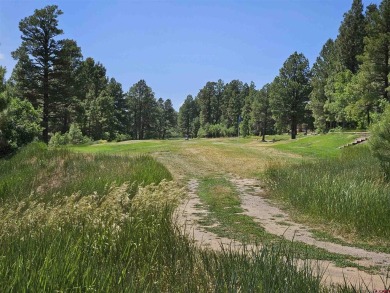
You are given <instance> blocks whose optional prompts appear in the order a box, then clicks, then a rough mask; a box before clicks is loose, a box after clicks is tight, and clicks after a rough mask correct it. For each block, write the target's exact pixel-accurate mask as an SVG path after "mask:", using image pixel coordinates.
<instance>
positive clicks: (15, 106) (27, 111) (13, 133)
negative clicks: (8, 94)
mask: <svg viewBox="0 0 390 293" xmlns="http://www.w3.org/2000/svg"><path fill="white" fill-rule="evenodd" d="M40 117H41V114H40V111H37V110H35V109H34V107H33V105H32V104H31V103H30V102H28V101H23V100H20V99H17V98H10V99H9V103H8V106H7V107H6V108H5V110H3V111H2V112H0V156H1V155H5V154H7V153H9V152H11V151H13V150H15V149H17V148H19V147H21V146H23V145H26V144H28V143H30V142H32V141H33V140H34V139H35V138H36V137H38V135H39V134H40V132H41V130H42V129H41V126H40V121H41V118H40Z"/></svg>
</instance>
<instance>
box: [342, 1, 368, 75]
mask: <svg viewBox="0 0 390 293" xmlns="http://www.w3.org/2000/svg"><path fill="white" fill-rule="evenodd" d="M364 36H365V21H364V15H363V4H362V0H353V2H352V7H351V9H350V10H349V11H348V12H347V13H345V14H344V20H343V22H342V23H341V26H340V28H339V35H338V37H337V40H336V45H337V48H338V51H339V55H340V61H341V63H342V65H343V66H344V68H346V69H348V70H350V71H351V72H352V73H356V72H357V71H358V69H359V61H358V59H357V56H359V55H361V54H362V53H363V48H364V43H363V39H364Z"/></svg>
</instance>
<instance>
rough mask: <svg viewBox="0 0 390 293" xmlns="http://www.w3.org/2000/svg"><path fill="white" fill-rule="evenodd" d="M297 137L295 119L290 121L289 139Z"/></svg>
mask: <svg viewBox="0 0 390 293" xmlns="http://www.w3.org/2000/svg"><path fill="white" fill-rule="evenodd" d="M296 137H297V121H296V119H295V117H292V119H291V139H296Z"/></svg>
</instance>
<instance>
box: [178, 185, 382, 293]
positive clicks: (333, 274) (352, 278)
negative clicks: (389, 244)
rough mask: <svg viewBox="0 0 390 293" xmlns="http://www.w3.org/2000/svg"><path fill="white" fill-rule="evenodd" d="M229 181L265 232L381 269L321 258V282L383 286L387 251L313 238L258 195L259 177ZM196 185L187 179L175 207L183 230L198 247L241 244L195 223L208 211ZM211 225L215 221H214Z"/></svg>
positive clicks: (306, 229) (246, 212)
mask: <svg viewBox="0 0 390 293" xmlns="http://www.w3.org/2000/svg"><path fill="white" fill-rule="evenodd" d="M230 181H231V182H232V183H233V184H234V186H235V187H236V189H237V191H238V193H239V195H240V198H241V202H242V205H241V206H242V208H243V209H244V214H246V215H248V216H250V217H252V218H253V219H254V220H255V221H256V222H258V223H259V225H261V226H262V227H264V228H265V230H266V231H267V232H269V233H272V234H274V235H278V236H283V237H284V238H286V239H288V240H294V241H300V242H303V243H306V244H309V245H314V246H316V247H319V248H323V249H325V250H327V251H329V252H333V253H338V254H343V255H350V256H353V257H358V258H360V259H359V260H357V261H355V262H356V263H357V264H359V265H363V266H378V267H380V268H381V269H382V273H381V274H380V275H370V274H368V273H366V272H364V271H359V270H358V269H356V268H350V267H347V268H339V267H336V266H335V265H334V264H333V263H331V262H328V261H323V262H321V263H320V267H321V269H323V270H326V273H325V274H324V278H323V282H324V283H326V284H331V283H336V284H344V281H345V280H347V281H348V282H349V283H351V284H359V283H362V282H363V283H364V284H366V285H367V286H368V287H369V288H370V289H377V290H380V289H383V288H384V284H383V280H384V279H385V273H386V272H385V270H386V268H389V267H390V255H389V254H385V253H376V252H371V251H367V250H364V249H361V248H356V247H349V246H343V245H340V244H336V243H331V242H326V241H319V240H316V239H315V238H314V237H313V235H312V233H311V232H310V230H309V228H308V227H306V226H304V225H302V224H298V223H295V222H293V221H292V220H291V219H290V217H289V216H288V214H287V213H285V212H284V211H283V210H281V209H279V208H278V207H276V206H275V205H273V204H272V203H270V202H269V201H268V200H266V199H265V198H264V197H263V196H262V194H263V193H264V191H263V190H262V188H261V187H260V182H259V181H257V180H254V179H239V178H233V179H231V180H230ZM197 189H198V181H197V180H196V179H191V180H190V181H189V183H188V190H189V197H188V199H187V200H186V201H185V202H183V204H182V205H181V206H180V207H179V208H178V210H177V219H178V223H179V225H180V226H181V227H182V228H183V231H185V233H186V234H187V235H189V236H190V237H192V238H193V239H194V241H195V242H197V243H198V244H200V245H201V246H202V247H208V248H210V249H215V250H219V249H221V247H223V246H230V247H235V248H237V249H240V247H242V246H241V244H240V243H238V242H233V240H231V239H229V238H221V237H218V236H217V235H216V234H214V233H211V232H208V231H206V230H205V228H207V227H202V226H201V225H199V223H198V221H199V220H200V219H201V218H202V216H203V215H205V214H206V213H207V212H208V211H207V210H206V209H204V208H203V207H202V204H201V201H200V199H199V197H198V196H197ZM215 225H218V223H216V224H215ZM388 282H390V280H388Z"/></svg>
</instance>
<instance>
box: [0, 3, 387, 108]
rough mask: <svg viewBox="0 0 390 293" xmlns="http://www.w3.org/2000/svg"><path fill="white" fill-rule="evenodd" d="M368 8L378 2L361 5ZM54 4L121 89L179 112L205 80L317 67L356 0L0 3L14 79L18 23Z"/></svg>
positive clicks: (69, 32) (0, 46)
mask: <svg viewBox="0 0 390 293" xmlns="http://www.w3.org/2000/svg"><path fill="white" fill-rule="evenodd" d="M363 3H364V5H365V6H367V5H368V4H370V3H376V4H379V3H380V1H379V0H372V1H367V0H363ZM49 4H56V5H58V6H59V8H60V9H61V10H62V11H63V12H64V14H63V15H61V16H60V17H59V28H61V29H63V30H64V35H62V36H61V38H70V39H74V40H76V41H77V43H78V45H79V46H80V47H81V50H82V53H83V56H84V58H87V57H92V58H94V59H95V61H99V62H101V63H102V64H103V65H104V66H105V67H106V69H107V74H108V76H109V77H114V78H115V79H116V80H117V81H119V82H120V83H122V86H123V90H124V91H125V92H126V91H128V90H129V88H130V87H131V86H132V85H133V84H134V83H136V82H137V81H139V80H140V79H145V80H146V83H147V84H148V85H149V86H150V87H151V88H152V89H153V91H154V92H155V96H156V98H159V97H162V98H164V99H168V98H170V99H171V100H172V101H173V104H174V106H175V108H176V109H178V108H179V107H180V105H181V104H182V102H183V101H184V99H185V98H186V96H187V95H188V94H192V95H193V96H195V95H196V94H197V93H198V92H199V90H200V89H201V88H202V87H203V86H204V85H205V84H206V82H207V81H217V80H218V79H222V80H223V81H224V82H229V81H231V80H233V79H240V80H242V81H243V82H248V83H249V82H251V81H254V82H255V84H256V86H257V88H261V87H262V86H263V85H264V84H266V83H268V82H271V81H272V80H273V79H274V77H275V76H276V75H277V74H278V71H279V69H280V67H281V66H282V65H283V62H284V61H285V60H286V59H287V58H288V57H289V55H291V54H292V53H293V52H294V51H297V52H299V53H303V54H304V55H305V56H306V57H307V58H308V59H309V61H310V65H312V64H313V62H314V61H315V59H316V57H317V56H318V54H319V52H320V50H321V48H322V46H323V44H324V43H325V41H326V40H327V39H328V38H335V37H336V36H337V34H338V28H339V26H340V23H341V21H342V19H343V14H344V13H345V12H347V11H348V10H349V9H350V7H351V4H352V0H241V1H240V0H235V1H231V0H181V1H173V0H144V1H141V0H138V1H135V0H128V1H126V0H122V1H120V0H119V1H118V0H111V1H110V0H104V1H103V0H78V1H76V0H52V1H46V0H30V1H18V0H13V1H12V0H0V65H3V66H6V67H7V70H8V76H9V74H10V73H11V70H12V68H13V67H14V65H15V61H14V60H13V59H12V57H11V54H10V53H11V52H12V51H13V50H15V49H16V48H17V47H18V46H19V45H20V43H21V39H20V31H19V29H18V23H19V21H20V20H21V19H22V18H24V17H26V16H29V15H32V14H33V13H34V9H40V8H43V7H44V6H46V5H49Z"/></svg>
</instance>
